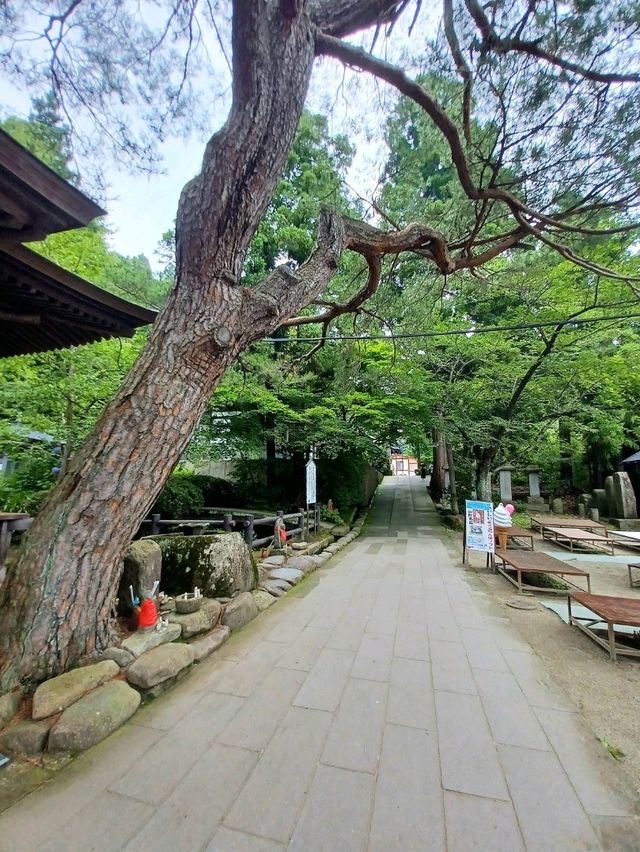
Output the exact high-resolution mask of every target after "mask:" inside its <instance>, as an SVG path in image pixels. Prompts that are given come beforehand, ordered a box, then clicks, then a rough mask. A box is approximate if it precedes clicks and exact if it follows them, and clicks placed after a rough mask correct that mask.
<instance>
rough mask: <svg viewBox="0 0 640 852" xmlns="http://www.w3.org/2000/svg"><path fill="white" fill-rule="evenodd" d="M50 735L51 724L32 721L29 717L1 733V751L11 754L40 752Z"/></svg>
mask: <svg viewBox="0 0 640 852" xmlns="http://www.w3.org/2000/svg"><path fill="white" fill-rule="evenodd" d="M48 735H49V725H48V724H47V723H46V722H32V721H31V720H29V719H27V720H25V721H23V722H18V724H17V725H14V726H13V727H12V728H9V730H7V731H5V732H4V733H3V734H0V752H1V751H6V752H8V753H9V754H26V755H30V754H39V753H40V752H41V751H44V746H45V743H46V741H47V736H48Z"/></svg>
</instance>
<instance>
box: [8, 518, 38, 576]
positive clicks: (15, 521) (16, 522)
mask: <svg viewBox="0 0 640 852" xmlns="http://www.w3.org/2000/svg"><path fill="white" fill-rule="evenodd" d="M32 522H33V518H32V517H31V516H30V515H27V514H25V513H24V512H0V569H2V568H3V567H4V562H5V559H6V558H7V553H8V552H9V547H10V546H11V533H13V532H18V531H20V530H26V529H27V528H28V527H30V526H31V523H32Z"/></svg>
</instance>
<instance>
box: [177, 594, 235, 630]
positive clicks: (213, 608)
mask: <svg viewBox="0 0 640 852" xmlns="http://www.w3.org/2000/svg"><path fill="white" fill-rule="evenodd" d="M221 612H222V604H220V603H218V601H216V600H213V599H210V598H205V599H204V601H203V602H202V606H201V607H200V609H199V610H197V611H196V612H190V613H189V614H188V615H178V613H175V612H172V613H171V615H170V616H169V622H170V623H171V624H179V625H180V626H181V627H182V634H181V635H182V638H183V639H190V638H191V637H192V636H197V635H198V634H199V633H207V632H208V631H209V630H213V628H214V627H215V626H216V624H217V623H218V620H219V618H220V613H221Z"/></svg>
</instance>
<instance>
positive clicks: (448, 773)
mask: <svg viewBox="0 0 640 852" xmlns="http://www.w3.org/2000/svg"><path fill="white" fill-rule="evenodd" d="M436 718H437V723H438V741H439V743H440V762H441V765H442V784H443V786H444V788H445V789H447V790H453V791H456V792H458V793H469V794H471V795H474V796H486V797H487V798H492V799H504V800H507V799H508V798H509V796H508V793H507V787H506V784H505V781H504V775H503V772H502V769H501V767H500V764H499V762H498V755H497V752H496V747H495V744H494V741H493V738H492V736H491V732H490V731H489V726H488V725H487V722H486V720H485V718H484V713H483V710H482V705H481V703H480V699H479V698H478V696H477V695H463V694H462V693H455V692H436Z"/></svg>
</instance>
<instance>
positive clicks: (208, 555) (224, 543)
mask: <svg viewBox="0 0 640 852" xmlns="http://www.w3.org/2000/svg"><path fill="white" fill-rule="evenodd" d="M158 542H159V544H160V548H161V550H162V584H163V587H164V591H166V592H167V593H168V594H172V595H176V594H182V592H192V591H193V590H194V589H195V587H196V586H197V587H198V588H199V589H201V590H202V592H203V594H205V595H207V597H210V598H225V597H231V596H232V595H234V594H235V593H236V592H248V591H250V590H251V589H253V588H254V587H255V585H256V580H257V576H256V571H255V569H254V566H253V560H252V558H251V551H250V550H249V548H248V547H247V545H246V543H245V541H244V539H243V538H242V536H241V535H240V534H239V533H226V534H224V535H186V536H164V537H162V538H159V539H158Z"/></svg>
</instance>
